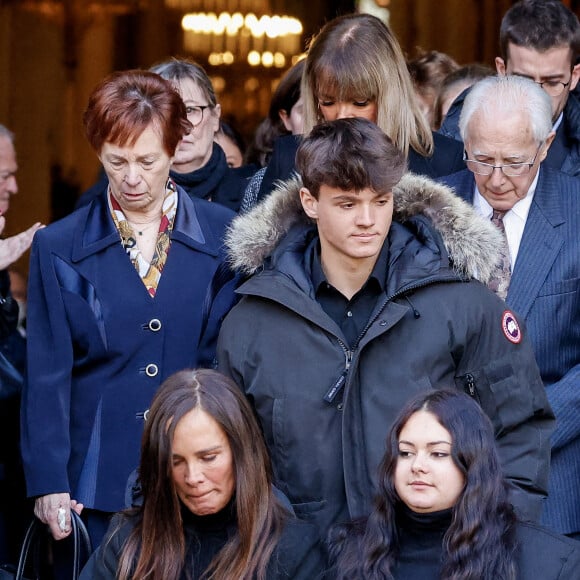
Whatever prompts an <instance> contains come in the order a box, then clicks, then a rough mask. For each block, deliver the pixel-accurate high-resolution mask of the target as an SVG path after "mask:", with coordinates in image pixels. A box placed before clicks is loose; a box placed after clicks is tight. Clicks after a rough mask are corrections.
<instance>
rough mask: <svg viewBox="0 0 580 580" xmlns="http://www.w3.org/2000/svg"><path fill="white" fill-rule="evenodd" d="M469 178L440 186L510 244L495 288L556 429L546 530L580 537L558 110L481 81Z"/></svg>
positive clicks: (579, 341) (467, 122)
mask: <svg viewBox="0 0 580 580" xmlns="http://www.w3.org/2000/svg"><path fill="white" fill-rule="evenodd" d="M459 127H460V130H461V136H462V138H463V141H464V143H465V162H466V164H467V169H466V170H464V171H461V172H459V173H456V174H454V175H451V176H448V177H446V178H443V179H442V181H444V182H445V183H446V184H447V185H450V186H451V187H453V188H454V189H455V192H456V193H457V194H458V195H459V196H461V197H463V198H464V199H466V200H467V201H469V202H471V203H473V205H474V207H475V209H476V210H477V211H478V212H479V213H480V214H481V215H483V216H485V217H487V218H489V219H491V220H492V221H493V222H494V223H495V224H496V225H497V226H498V227H499V228H500V229H501V230H502V231H504V232H505V235H506V252H505V256H504V257H505V263H501V264H498V271H497V274H498V275H497V277H496V280H495V281H494V284H493V285H492V289H493V290H495V291H496V292H497V293H498V294H499V295H500V296H502V297H503V298H505V300H506V304H507V306H508V307H509V308H512V309H513V310H514V311H515V312H516V313H517V314H519V316H520V317H521V318H523V319H524V320H525V322H526V324H527V328H528V336H529V337H530V340H531V342H532V345H533V347H534V351H535V354H536V360H537V362H538V366H539V368H540V372H541V375H542V379H543V381H544V385H545V387H546V392H547V395H548V399H549V401H550V404H551V406H552V409H553V410H554V413H555V415H556V420H557V426H556V431H555V433H554V435H553V437H552V472H551V477H550V486H549V497H548V500H547V502H546V504H545V507H544V514H543V523H544V524H545V525H548V526H550V527H552V528H553V529H555V530H557V531H558V532H561V533H564V534H567V535H570V536H572V537H576V538H578V537H579V536H580V494H579V493H578V482H579V481H580V420H579V416H580V415H579V411H580V239H579V237H578V232H580V180H578V179H577V178H574V177H571V176H568V175H565V174H564V173H562V172H560V171H557V170H555V169H553V168H551V167H549V165H548V164H547V161H545V160H546V158H547V155H548V151H549V148H550V147H551V146H552V145H553V142H554V130H553V127H552V103H551V100H550V98H549V96H548V94H547V93H546V91H545V90H542V89H541V88H540V87H539V86H538V84H537V83H534V82H532V81H531V80H529V79H526V78H522V77H520V76H516V75H508V76H504V77H501V76H500V77H489V78H487V79H485V80H483V81H480V82H479V83H477V84H476V85H474V87H473V88H472V90H471V91H470V93H469V95H468V96H467V97H466V99H465V104H464V106H463V111H462V114H461V119H460V122H459Z"/></svg>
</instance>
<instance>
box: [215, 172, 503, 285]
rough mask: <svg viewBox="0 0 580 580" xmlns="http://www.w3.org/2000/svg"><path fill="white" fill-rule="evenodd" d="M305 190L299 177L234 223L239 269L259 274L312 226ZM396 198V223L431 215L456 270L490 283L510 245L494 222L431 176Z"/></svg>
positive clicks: (403, 187)
mask: <svg viewBox="0 0 580 580" xmlns="http://www.w3.org/2000/svg"><path fill="white" fill-rule="evenodd" d="M300 187H302V182H301V180H300V178H299V177H294V178H292V179H289V180H288V181H285V182H282V183H280V184H278V186H277V188H276V189H274V191H273V192H272V193H271V194H270V195H269V196H268V197H266V198H265V199H264V200H263V201H262V202H261V203H260V204H259V205H257V206H256V207H255V208H254V209H252V210H251V211H250V212H248V213H246V214H243V215H239V216H237V217H236V218H235V219H234V221H233V222H232V224H231V226H230V228H229V231H228V233H227V236H226V241H225V243H226V246H227V253H228V259H229V262H230V264H231V266H232V267H233V268H234V269H236V270H239V271H241V272H243V273H244V274H253V273H254V272H255V271H256V270H258V269H259V268H260V266H262V264H263V263H264V260H265V259H266V258H267V257H268V256H269V255H271V253H272V252H273V250H274V249H275V248H276V246H277V245H278V244H279V242H280V240H281V239H282V238H283V237H284V236H285V235H286V233H287V232H288V231H289V230H290V228H291V227H292V226H293V225H294V224H296V223H298V222H299V221H303V222H305V223H312V221H311V220H310V218H308V216H306V214H305V213H304V211H303V209H302V204H301V202H300V195H299V191H300ZM393 194H394V213H393V219H394V220H395V221H398V222H401V223H404V222H405V221H406V220H408V219H409V218H411V217H413V216H416V215H424V216H426V217H427V218H429V220H430V221H431V222H432V223H433V225H434V226H435V228H436V229H437V230H438V231H439V233H440V234H441V237H442V238H443V242H444V244H445V247H446V249H447V252H448V253H449V256H450V258H451V260H452V262H453V267H454V268H455V270H457V271H458V272H459V273H462V274H467V275H468V276H471V277H474V278H477V279H478V280H480V281H482V282H483V283H486V282H487V281H488V280H489V278H490V276H491V274H492V273H493V271H494V269H495V267H496V265H497V264H498V262H499V258H500V252H501V250H502V248H503V246H504V239H503V236H502V234H501V232H500V231H499V230H498V229H497V228H496V227H495V226H494V225H493V224H492V223H491V222H490V221H488V220H486V219H484V218H482V217H480V216H479V215H478V214H477V213H476V212H475V210H474V209H473V208H472V207H471V206H470V205H469V204H468V203H466V202H465V201H463V200H462V199H460V198H459V197H457V196H456V195H455V194H454V193H453V190H452V189H450V188H449V187H447V186H445V185H442V184H439V183H436V182H435V181H433V180H431V179H429V178H427V177H422V176H418V175H414V174H412V173H406V174H405V175H404V176H403V178H402V179H401V181H400V182H399V183H398V184H397V186H396V187H395V188H394V190H393Z"/></svg>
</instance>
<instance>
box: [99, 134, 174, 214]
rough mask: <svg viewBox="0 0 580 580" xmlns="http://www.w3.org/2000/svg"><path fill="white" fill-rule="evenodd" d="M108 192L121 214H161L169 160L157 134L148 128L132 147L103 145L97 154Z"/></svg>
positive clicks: (169, 157)
mask: <svg viewBox="0 0 580 580" xmlns="http://www.w3.org/2000/svg"><path fill="white" fill-rule="evenodd" d="M99 159H100V161H101V163H102V164H103V167H104V169H105V173H106V174H107V177H108V178H109V188H110V191H111V194H112V196H113V197H114V198H115V199H116V200H117V202H118V203H119V205H120V206H121V209H122V210H123V212H125V214H129V215H131V214H134V213H143V214H148V215H157V214H160V213H161V208H162V206H163V199H164V197H165V186H166V184H167V178H168V177H169V168H170V167H171V163H172V161H173V158H172V157H171V156H170V155H169V154H168V153H167V152H166V151H165V149H164V148H163V140H162V138H161V135H160V132H159V131H158V130H157V129H156V128H155V127H154V126H152V125H150V126H149V127H147V129H145V130H144V131H143V133H141V135H140V136H139V138H138V139H137V141H135V143H134V144H133V145H125V146H123V147H121V146H119V145H115V144H113V143H109V142H106V143H104V144H103V146H102V148H101V151H100V153H99Z"/></svg>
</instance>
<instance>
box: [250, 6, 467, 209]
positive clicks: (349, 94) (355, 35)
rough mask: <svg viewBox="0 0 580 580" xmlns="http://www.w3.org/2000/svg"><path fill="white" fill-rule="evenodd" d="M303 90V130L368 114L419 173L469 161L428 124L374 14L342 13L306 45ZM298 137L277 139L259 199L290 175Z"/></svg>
mask: <svg viewBox="0 0 580 580" xmlns="http://www.w3.org/2000/svg"><path fill="white" fill-rule="evenodd" d="M301 94H302V96H303V100H304V134H308V133H309V132H310V131H311V129H312V128H313V127H314V126H316V125H318V124H319V123H321V122H322V121H333V120H336V119H341V118H346V117H364V118H366V119H369V120H371V121H373V122H374V123H376V124H377V125H378V126H379V127H380V128H381V129H382V130H383V131H384V132H385V133H386V134H387V135H388V136H389V137H390V138H391V140H392V141H393V143H394V144H395V145H396V146H397V148H398V149H400V150H401V151H402V152H403V153H404V154H405V155H407V157H408V167H409V170H410V171H412V172H413V173H417V174H420V175H425V176H428V177H433V178H436V177H440V176H443V175H448V174H450V173H455V172H456V171H460V170H461V169H463V168H464V164H463V160H462V157H463V149H462V147H461V144H459V145H458V144H457V143H456V142H454V141H453V140H452V139H448V138H444V137H443V136H442V135H439V134H436V133H433V132H432V131H431V129H430V128H429V125H428V123H427V121H426V120H425V118H424V116H423V115H422V113H421V109H420V107H419V103H418V101H417V97H416V96H415V92H414V90H413V83H412V80H411V77H410V75H409V72H408V69H407V65H406V63H405V58H404V56H403V52H402V50H401V47H400V46H399V43H398V41H397V39H396V38H395V36H394V35H393V33H392V31H391V30H390V29H389V28H388V27H387V26H386V25H385V24H384V23H383V22H382V21H381V20H379V19H378V18H376V17H375V16H371V15H370V14H348V15H345V16H339V17H338V18H335V19H334V20H332V21H330V22H328V23H327V24H326V25H325V26H324V27H323V28H322V30H321V31H320V32H319V34H318V35H317V36H316V37H315V38H314V39H313V40H312V42H311V44H310V47H309V50H308V54H307V57H306V64H305V69H304V74H303V76H302V88H301ZM298 144H299V138H297V137H295V136H285V137H282V138H280V139H278V141H277V142H276V144H275V146H274V152H273V154H272V159H271V160H270V163H269V165H268V169H267V170H266V174H265V176H264V179H263V181H262V186H261V188H260V194H259V196H258V199H261V198H263V197H265V196H266V195H268V194H269V193H270V192H271V191H272V188H273V184H274V182H275V181H277V180H280V179H286V178H288V177H289V176H290V175H291V174H292V172H293V171H294V158H295V154H296V149H297V147H298Z"/></svg>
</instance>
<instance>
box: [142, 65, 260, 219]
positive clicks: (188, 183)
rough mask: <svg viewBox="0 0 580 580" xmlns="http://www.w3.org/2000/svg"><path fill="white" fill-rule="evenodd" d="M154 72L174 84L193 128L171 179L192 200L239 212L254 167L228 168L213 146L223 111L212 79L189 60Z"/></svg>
mask: <svg viewBox="0 0 580 580" xmlns="http://www.w3.org/2000/svg"><path fill="white" fill-rule="evenodd" d="M151 71H152V72H155V73H157V74H158V75H160V76H161V77H163V78H164V79H167V80H168V81H170V82H171V83H172V84H173V86H174V87H175V89H176V90H177V92H178V93H179V94H180V95H181V98H182V99H183V102H184V103H185V107H186V110H187V118H188V120H189V122H190V123H191V124H192V125H193V129H192V130H191V131H190V132H189V133H188V134H187V135H185V137H183V139H182V140H181V142H180V143H179V145H178V147H177V151H176V152H175V159H174V161H173V164H172V166H171V172H170V175H171V178H172V179H173V180H174V181H175V183H177V185H180V186H181V187H183V188H184V189H185V191H186V192H187V193H188V194H189V195H190V196H193V197H200V198H202V199H207V200H208V201H215V202H217V203H221V204H222V205H225V206H227V207H229V208H230V209H233V210H234V211H237V210H238V209H239V206H240V203H241V196H242V194H243V192H244V189H245V187H246V184H247V178H248V177H250V176H251V175H252V174H253V172H254V171H255V167H253V166H252V167H251V168H248V167H242V168H237V169H233V168H230V167H228V163H227V159H226V156H225V153H224V151H223V150H222V148H221V147H220V146H219V145H218V144H217V143H215V142H214V138H215V135H216V133H217V132H218V131H219V125H220V115H221V107H220V105H219V103H218V102H217V99H216V95H215V91H214V88H213V85H212V82H211V80H210V78H209V77H208V76H207V74H206V72H205V71H204V70H203V68H202V67H201V66H199V65H198V64H196V63H194V62H192V61H189V60H178V59H171V60H168V61H166V62H163V63H161V64H158V65H155V66H154V67H152V68H151Z"/></svg>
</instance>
